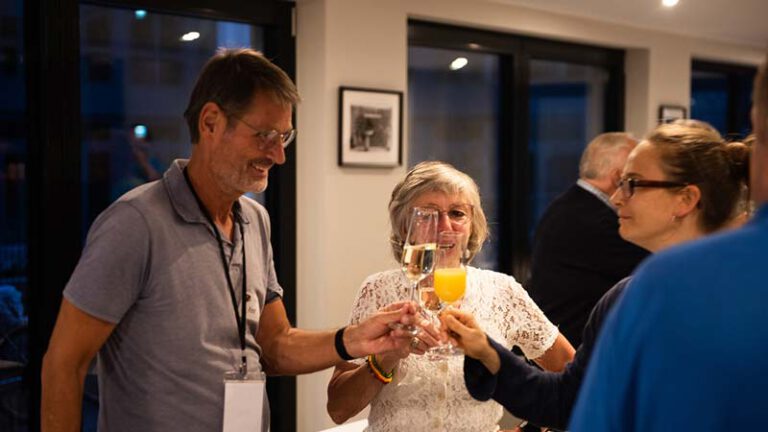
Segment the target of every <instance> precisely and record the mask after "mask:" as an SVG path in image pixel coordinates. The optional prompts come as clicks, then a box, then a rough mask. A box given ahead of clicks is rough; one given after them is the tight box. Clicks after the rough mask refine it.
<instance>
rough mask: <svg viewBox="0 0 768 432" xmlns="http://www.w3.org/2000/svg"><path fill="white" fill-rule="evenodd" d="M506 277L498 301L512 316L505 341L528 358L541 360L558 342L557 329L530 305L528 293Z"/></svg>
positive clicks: (534, 304)
mask: <svg viewBox="0 0 768 432" xmlns="http://www.w3.org/2000/svg"><path fill="white" fill-rule="evenodd" d="M505 277H506V279H507V280H506V283H504V284H502V286H503V287H504V289H502V290H499V291H498V293H499V294H500V297H502V298H500V299H499V301H500V302H501V303H502V304H506V305H507V307H508V308H509V310H510V311H511V312H512V313H511V315H512V316H511V319H510V320H508V323H509V325H508V327H507V329H506V330H507V331H506V336H507V338H506V339H507V340H508V341H510V342H511V343H512V344H514V345H517V346H519V347H520V349H522V350H523V353H524V354H525V356H526V357H528V358H529V359H536V358H539V357H541V356H542V355H543V354H544V353H545V352H546V351H547V350H548V349H549V348H550V347H551V346H552V344H554V343H555V339H557V334H558V330H557V327H555V325H554V324H552V323H551V322H550V321H549V319H547V317H546V316H545V315H544V312H542V311H541V309H540V308H539V307H538V306H537V305H536V303H534V302H533V300H532V299H531V297H530V296H529V295H528V292H527V291H526V290H525V289H524V288H523V287H522V286H521V285H520V284H519V283H517V281H516V280H515V278H513V277H512V276H507V275H505Z"/></svg>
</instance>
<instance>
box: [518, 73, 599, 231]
mask: <svg viewBox="0 0 768 432" xmlns="http://www.w3.org/2000/svg"><path fill="white" fill-rule="evenodd" d="M608 78H609V73H608V71H607V70H606V69H605V68H601V67H596V66H584V65H577V64H571V63H565V62H557V61H545V60H531V67H530V85H529V89H528V91H529V95H530V98H529V101H528V103H529V109H530V116H531V117H530V122H529V125H530V128H529V131H530V140H529V142H528V151H529V152H530V156H531V164H532V165H531V175H532V178H531V182H530V184H531V196H530V211H531V214H530V219H529V220H530V221H531V222H532V223H531V226H530V230H529V234H530V236H532V235H533V231H534V229H535V227H536V225H537V224H538V221H539V218H540V217H541V215H542V213H543V212H544V210H545V209H546V207H547V205H549V203H550V202H552V200H554V199H555V198H556V197H557V196H558V195H560V194H561V193H563V192H564V191H565V190H566V189H567V188H568V187H569V186H571V185H572V184H573V183H574V182H575V181H576V180H577V179H578V177H579V159H580V158H581V152H582V151H583V150H584V147H585V146H586V144H587V143H588V142H589V141H590V140H591V139H592V138H594V137H595V136H596V135H598V134H600V133H602V132H604V131H605V92H606V86H607V84H608ZM530 238H532V237H530Z"/></svg>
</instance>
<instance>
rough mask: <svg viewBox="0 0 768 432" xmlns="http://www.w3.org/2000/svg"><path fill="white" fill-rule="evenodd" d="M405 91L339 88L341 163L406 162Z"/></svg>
mask: <svg viewBox="0 0 768 432" xmlns="http://www.w3.org/2000/svg"><path fill="white" fill-rule="evenodd" d="M401 148H402V92H398V91H389V90H373V89H361V88H352V87H341V88H340V89H339V165H342V166H368V167H393V166H398V165H400V164H401V163H402V161H401V158H402V156H401Z"/></svg>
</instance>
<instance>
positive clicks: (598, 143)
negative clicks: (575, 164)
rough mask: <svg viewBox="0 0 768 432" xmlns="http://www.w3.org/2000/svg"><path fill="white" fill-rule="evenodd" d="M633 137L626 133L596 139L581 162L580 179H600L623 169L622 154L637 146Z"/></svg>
mask: <svg viewBox="0 0 768 432" xmlns="http://www.w3.org/2000/svg"><path fill="white" fill-rule="evenodd" d="M636 142H637V141H636V140H635V139H634V138H633V137H632V135H630V134H628V133H626V132H608V133H604V134H600V135H598V136H596V137H595V139H593V140H592V141H591V142H590V143H589V144H587V148H585V149H584V153H582V154H581V162H579V177H581V178H583V179H590V180H594V179H599V178H602V177H604V176H606V175H608V174H609V173H610V172H611V170H613V169H615V168H621V167H622V166H623V165H624V162H625V160H624V158H623V157H620V156H623V155H622V154H621V153H622V151H624V150H627V149H629V148H630V147H632V146H634V145H635V144H636Z"/></svg>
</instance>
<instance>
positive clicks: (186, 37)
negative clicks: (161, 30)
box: [179, 31, 200, 42]
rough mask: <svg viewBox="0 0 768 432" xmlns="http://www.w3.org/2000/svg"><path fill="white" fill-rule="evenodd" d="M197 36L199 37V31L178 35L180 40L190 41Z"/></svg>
mask: <svg viewBox="0 0 768 432" xmlns="http://www.w3.org/2000/svg"><path fill="white" fill-rule="evenodd" d="M199 37H200V33H198V32H196V31H191V32H189V33H184V35H183V36H182V37H180V38H179V40H182V41H184V42H191V41H193V40H195V39H197V38H199Z"/></svg>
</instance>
